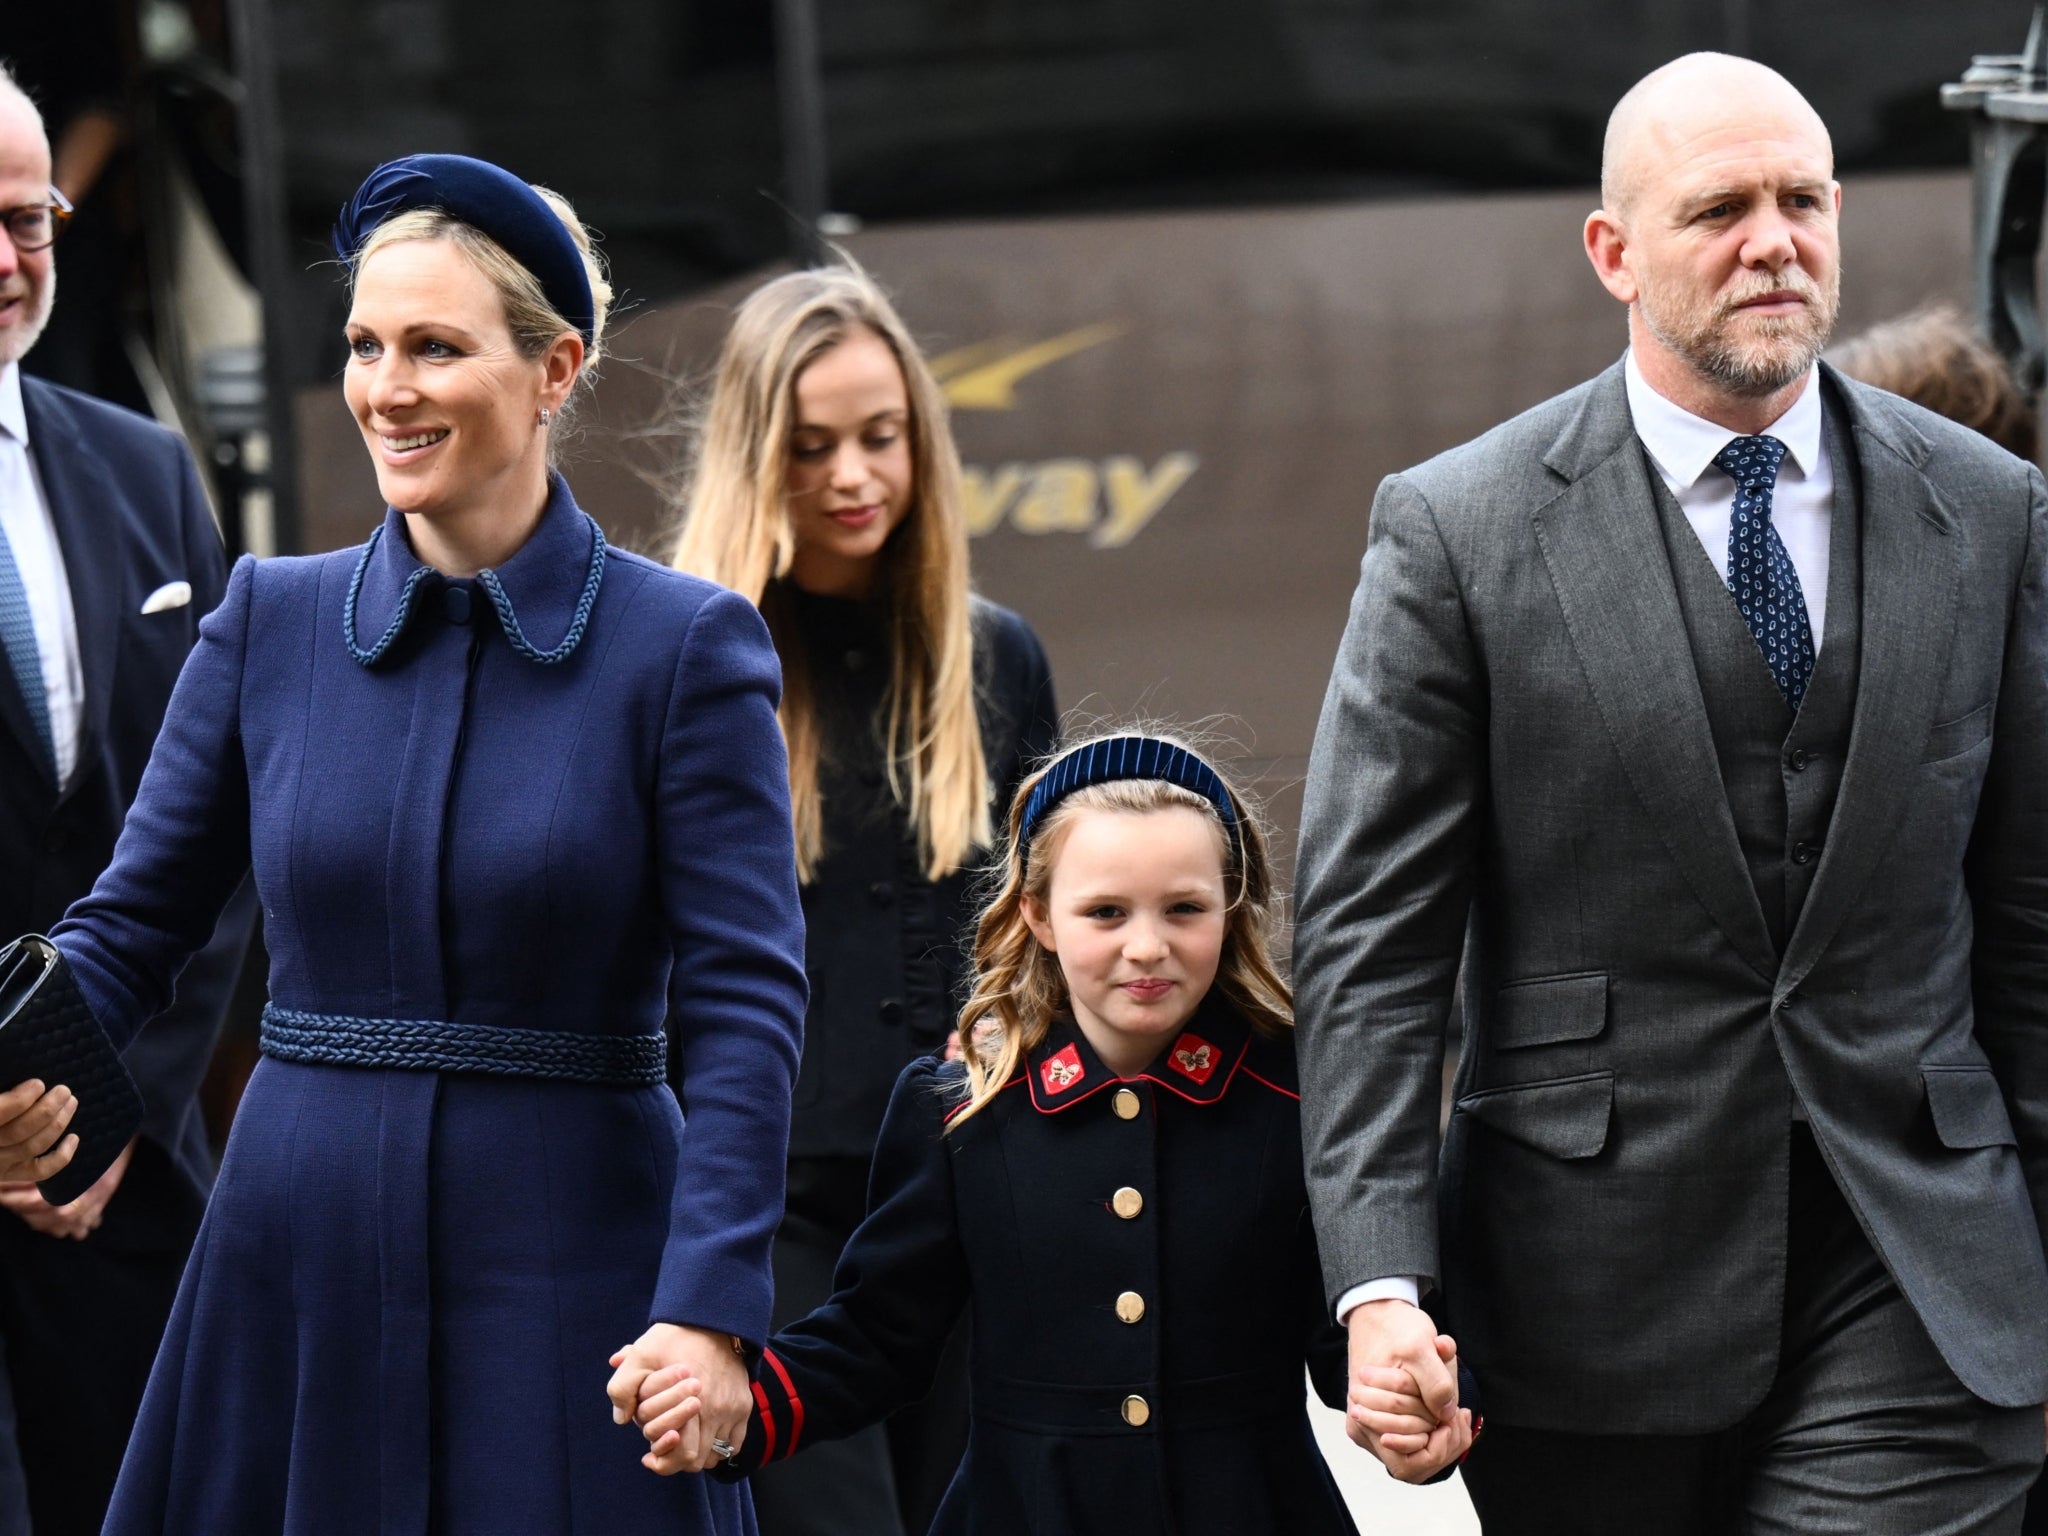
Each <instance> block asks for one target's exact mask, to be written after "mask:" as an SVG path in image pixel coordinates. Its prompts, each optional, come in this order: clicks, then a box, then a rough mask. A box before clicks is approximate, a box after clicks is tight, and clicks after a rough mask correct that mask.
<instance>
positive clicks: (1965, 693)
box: [1295, 364, 2048, 1433]
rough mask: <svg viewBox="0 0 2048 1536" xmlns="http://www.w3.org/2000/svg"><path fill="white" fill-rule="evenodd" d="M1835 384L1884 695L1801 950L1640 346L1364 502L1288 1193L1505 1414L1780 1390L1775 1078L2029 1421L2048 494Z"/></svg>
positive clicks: (1652, 1417) (1862, 714)
mask: <svg viewBox="0 0 2048 1536" xmlns="http://www.w3.org/2000/svg"><path fill="white" fill-rule="evenodd" d="M1828 377H1829V382H1830V383H1831V384H1832V385H1833V386H1834V388H1835V390H1836V391H1837V393H1836V395H1835V399H1836V400H1837V401H1838V402H1842V403H1844V404H1845V405H1846V412H1847V416H1848V423H1847V425H1848V427H1849V429H1850V432H1851V434H1852V435H1853V441H1854V445H1855V447H1854V452H1855V457H1856V465H1855V469H1856V472H1857V473H1858V475H1859V478H1860V481H1861V486H1862V503H1861V515H1862V523H1863V607H1862V612H1863V629H1862V642H1861V643H1862V669H1861V681H1860V685H1859V688H1858V692H1857V698H1856V705H1855V715H1854V723H1853V728H1852V733H1851V736H1850V745H1849V750H1848V757H1847V760H1846V762H1845V763H1844V765H1843V774H1842V780H1841V788H1840V795H1839V798H1838V800H1837V802H1836V806H1835V812H1834V817H1833V821H1832V824H1831V825H1830V827H1829V831H1828V835H1827V837H1826V840H1825V844H1824V851H1823V853H1822V855H1821V862H1820V864H1819V866H1818V868H1817V871H1816V873H1815V877H1814V883H1813V886H1812V888H1811V891H1810V893H1809V895H1808V897H1807V900H1806V902H1805V905H1804V907H1803V909H1802V911H1801V913H1800V916H1799V919H1798V921H1797V923H1796V924H1795V925H1794V927H1793V929H1792V931H1791V933H1790V936H1789V939H1788V940H1787V942H1786V946H1785V949H1784V952H1783V953H1782V954H1781V953H1778V952H1777V951H1776V950H1775V948H1774V946H1773V942H1772V939H1771V935H1770V931H1769V929H1768V927H1767V926H1766V923H1765V921H1764V918H1763V915H1762V912H1761V910H1760V909H1759V906H1758V903H1757V897H1756V891H1755V887H1754V886H1753V884H1752V883H1751V880H1750V876H1749V874H1748V871H1747V869H1746V867H1745V865H1744V862H1743V858H1742V853H1741V850H1740V848H1739V846H1738V844H1737V840H1736V834H1735V828H1734V825H1733V821H1732V819H1731V816H1730V813H1729V808H1728V800H1727V796H1726V793H1725V791H1724V790H1723V787H1722V784H1721V780H1720V775H1719V771H1718V768H1717V766H1716V758H1715V752H1714V745H1713V742H1712V739H1711V737H1710V735H1709V731H1708V725H1707V719H1706V715H1705V712H1704V705H1703V703H1702V700H1701V696H1700V689H1699V684H1698V679H1697V674H1696V672H1695V670H1694V665H1693V661H1692V656H1691V653H1690V651H1689V649H1688V646H1687V640H1686V635H1685V630H1684V625H1683V621H1682V618H1681V615H1680V610H1679V605H1678V599H1677V594H1676V591H1675V588H1674V584H1673V580H1672V576H1671V570H1670V564H1669V560H1668V559H1667V556H1666V554H1665V550H1664V546H1663V543H1662V541H1661V536H1660V533H1659V526H1658V514H1657V511H1656V507H1655V503H1654V501H1653V492H1652V489H1651V482H1650V475H1651V474H1652V473H1653V471H1652V470H1651V469H1650V467H1649V465H1648V461H1647V458H1646V455H1645V454H1644V453H1643V451H1642V449H1641V446H1640V444H1639V442H1638V440H1637V439H1636V436H1635V433H1634V429H1633V426H1632V423H1631V419H1630V416H1629V411H1628V403H1627V397H1626V393H1625V390H1624V386H1623V377H1622V370H1621V367H1620V365H1618V364H1617V365H1616V366H1615V367H1614V368H1611V369H1609V370H1608V371H1607V372H1606V373H1604V374H1602V375H1601V376H1600V377H1599V378H1597V379H1595V380H1593V381H1591V382H1590V383H1588V384H1585V385H1582V386H1581V387H1579V388H1578V389H1576V390H1573V391H1571V392H1570V393H1568V394H1565V395H1562V396H1560V397H1558V398H1557V399H1554V400H1551V401H1549V402H1547V403H1545V404H1543V405H1541V406H1538V407H1537V408H1536V409H1534V410H1532V411H1530V412H1528V413H1527V414H1525V415H1523V416H1520V417H1518V418H1516V419H1515V420H1513V421H1510V422H1508V423H1507V424H1505V425H1504V426H1501V427H1499V428H1497V429H1496V430H1494V431H1493V432H1490V433H1488V434H1487V435H1486V436H1484V437H1482V438H1480V439H1478V440H1477V441H1475V442H1472V443H1469V444H1467V445H1465V446H1463V447H1461V448H1458V449H1455V450H1453V451H1451V452H1450V453H1447V454H1444V455H1442V456H1441V457H1439V458H1436V459H1433V460H1431V461H1430V462H1428V463H1426V464H1424V465H1422V466H1420V467H1419V468H1417V469H1414V470H1411V471H1408V472H1407V473H1404V474H1400V475H1395V476H1393V477H1391V478H1389V479H1388V480H1387V481H1386V482H1385V483H1384V484H1383V485H1382V486H1381V488H1380V491H1379V495H1378V497H1377V499H1376V500H1375V502H1374V504H1373V512H1372V526H1371V532H1370V538H1369V542H1368V545H1367V549H1366V554H1365V558H1364V562H1363V566H1362V570H1361V577H1360V581H1359V586H1358V592H1357V596H1356V598H1355V599H1354V601H1353V604H1352V610H1351V618H1350V623H1349V627H1348V628H1347V629H1346V631H1345V635H1344V640H1343V644H1342V648H1341V650H1340V651H1339V654H1338V657H1337V664H1336V669H1335V672H1334V675H1333V676H1332V678H1331V682H1330V688H1329V693H1328V697H1327V699H1326V701H1325V704H1324V709H1323V717H1322V722H1321V725H1320V727H1319V729H1318V731H1317V735H1316V744H1315V751H1314V755H1313V758H1312V760H1311V764H1310V769H1309V783H1308V794H1307V804H1306V807H1305V811H1304V815H1303V822H1302V845H1301V858H1300V865H1299V876H1298V891H1297V901H1298V908H1299V916H1298V925H1297V931H1296V941H1295V974H1296V988H1297V993H1296V1004H1297V1010H1298V1014H1299V1018H1300V1030H1299V1033H1300V1053H1301V1062H1302V1089H1303V1102H1302V1111H1303V1132H1304V1143H1305V1155H1306V1158H1307V1164H1308V1176H1309V1191H1310V1196H1311V1199H1312V1202H1313V1205H1314V1210H1315V1217H1316V1226H1317V1231H1318V1235H1319V1238H1320V1242H1321V1246H1322V1253H1323V1259H1324V1265H1325V1269H1326V1279H1327V1281H1328V1285H1329V1289H1330V1292H1331V1296H1332V1298H1333V1300H1334V1298H1335V1296H1336V1295H1338V1294H1339V1293H1341V1291H1342V1290H1343V1289H1344V1288H1345V1287H1347V1286H1350V1285H1352V1284H1355V1283H1357V1282H1359V1281H1362V1280H1367V1279H1372V1278H1376V1277H1378V1276H1382V1275H1399V1274H1414V1275H1420V1276H1423V1277H1424V1278H1425V1280H1426V1281H1438V1282H1440V1283H1441V1286H1442V1290H1443V1293H1444V1301H1445V1305H1446V1307H1447V1309H1448V1314H1449V1323H1450V1331H1451V1332H1452V1333H1453V1334H1454V1335H1455V1336H1456V1337H1457V1338H1458V1340H1459V1343H1460V1346H1461V1347H1462V1349H1463V1351H1464V1353H1465V1356H1466V1358H1467V1359H1468V1360H1469V1361H1470V1362H1471V1364H1472V1365H1473V1368H1474V1369H1475V1370H1476V1371H1477V1372H1478V1374H1479V1379H1480V1380H1481V1382H1482V1383H1483V1384H1484V1385H1485V1390H1486V1399H1487V1411H1488V1416H1489V1417H1491V1418H1495V1419H1498V1420H1501V1421H1504V1422H1509V1423H1522V1424H1546V1423H1554V1424H1558V1425H1559V1426H1560V1427H1564V1426H1569V1427H1577V1428H1581V1429H1584V1430H1586V1431H1588V1432H1595V1433H1629V1432H1641V1433H1691V1432H1700V1431H1705V1430H1710V1429H1714V1428H1719V1427H1722V1426H1725V1425H1727V1424H1730V1423H1732V1422H1734V1421H1735V1420H1736V1419H1738V1418H1739V1417H1740V1416H1741V1415H1742V1414H1743V1413H1745V1412H1746V1411H1747V1410H1748V1409H1749V1408H1751V1407H1753V1406H1754V1405H1755V1404H1756V1403H1757V1402H1758V1401H1759V1400H1760V1399H1761V1398H1762V1396H1763V1394H1764V1392H1765V1391H1766V1389H1767V1388H1768V1386H1769V1384H1770V1381H1771V1379H1772V1377H1773V1375H1774V1374H1775V1371H1776V1368H1777V1335H1778V1324H1779V1317H1780V1312H1781V1308H1782V1299H1783V1281H1784V1269H1785V1223H1786V1203H1787V1201H1786V1180H1787V1167H1788V1157H1789V1143H1790V1134H1791V1133H1790V1123H1791V1105H1792V1095H1793V1094H1795V1093H1796V1095H1797V1096H1798V1100H1799V1102H1800V1103H1802V1104H1803V1105H1804V1106H1805V1108H1806V1111H1807V1114H1808V1117H1809V1118H1810V1120H1811V1121H1812V1125H1813V1129H1814V1133H1815V1136H1816V1138H1817V1140H1818V1142H1819V1144H1820V1146H1821V1149H1822V1151H1823V1152H1824V1154H1825V1155H1826V1158H1827V1161H1828V1165H1829V1167H1830V1168H1831V1169H1832V1170H1833V1172H1834V1174H1835V1177H1836V1179H1837V1181H1838V1182H1839V1183H1840V1185H1841V1186H1842V1188H1843V1190H1844V1191H1845V1192H1846V1194H1847V1196H1848V1198H1849V1200H1850V1202H1851V1203H1852V1204H1853V1206H1854V1207H1855V1209H1856V1211H1857V1213H1858V1215H1859V1216H1860V1217H1861V1219H1862V1222H1863V1224H1864V1226H1865V1228H1866V1229H1867V1230H1868V1231H1869V1233H1870V1235H1871V1237H1872V1239H1873V1241H1874V1242H1875V1244H1876V1246H1877V1248H1878V1250H1879V1252H1880V1253H1881V1255H1882V1256H1883V1258H1884V1261H1885V1263H1886V1264H1887V1266H1888V1267H1889V1268H1890V1270H1891V1273H1892V1274H1893V1275H1894V1276H1895V1277H1896V1278H1897V1280H1898V1282H1899V1285H1900V1287H1901V1289H1902V1290H1903V1291H1904V1293H1905V1295H1906V1296H1907V1298H1908V1299H1909V1301H1910V1302H1911V1304H1912V1305H1913V1307H1914V1308H1915V1310H1916V1311H1917V1313H1918V1315H1919V1316H1920V1318H1921V1320H1922V1321H1923V1322H1924V1323H1925V1325H1926V1327H1927V1329H1928V1331H1929V1333H1930V1334H1931V1335H1932V1337H1933V1339H1934V1341H1935V1343H1936V1344H1937V1346H1938V1347H1939V1348H1940V1350H1941V1352H1942V1355H1943V1357H1944V1358H1945V1359H1946V1360H1947V1361H1948V1362H1949V1364H1950V1365H1951V1366H1952V1367H1953V1369H1954V1370H1955V1372H1956V1374H1957V1376H1958V1377H1959V1378H1960V1379H1961V1380H1962V1382H1963V1383H1964V1384H1965V1385H1966V1386H1967V1387H1968V1388H1969V1389H1970V1390H1971V1391H1973V1392H1975V1393H1977V1394H1978V1395H1979V1396H1981V1397H1983V1398H1985V1399H1988V1400H1989V1401H1991V1402H1993V1403H1998V1404H2002V1405H2007V1406H2017V1405H2021V1404H2028V1403H2039V1402H2042V1401H2044V1400H2048V1264H2044V1260H2043V1253H2042V1230H2043V1226H2044V1224H2048V493H2044V487H2043V484H2042V479H2041V476H2040V474H2039V473H2038V472H2036V471H2035V470H2034V469H2033V468H2032V467H2031V466H2029V465H2026V464H2023V463H2021V462H2020V461H2019V460H2017V459H2015V458H2012V457H2011V456H2010V455H2008V454H2006V453H2004V452H2003V451H2001V450H1999V449H1997V448H1994V447H1992V446H1991V445H1990V444H1989V443H1987V442H1985V441H1984V440H1982V439H1981V438H1979V437H1977V436H1976V435H1974V434H1972V433H1970V432H1968V431H1965V430H1964V429H1962V428H1959V427H1956V426H1954V425H1952V424H1951V423H1949V422H1946V421H1943V420H1941V419H1940V418H1938V417H1935V416H1933V415H1931V414H1929V413H1928V412H1926V411H1923V410H1920V409H1919V408H1917V407H1915V406H1912V405H1909V404H1907V403H1905V402H1904V401H1901V400H1899V399H1897V398H1896V397H1894V396H1891V395H1888V394H1884V393H1882V392H1879V391H1876V390H1872V389H1868V388H1866V387H1864V386H1862V385H1859V384H1856V383H1853V382H1851V381H1848V380H1845V379H1842V378H1841V377H1840V376H1839V375H1836V374H1834V373H1832V371H1829V374H1828ZM1838 472H1839V471H1838ZM1788 771H1789V770H1788ZM1461 953H1462V955H1463V957H1464V959H1465V962H1466V969H1465V973H1464V997H1465V1008H1466V1054H1465V1058H1464V1061H1463V1065H1462V1068H1461V1071H1460V1075H1459V1081H1458V1084H1457V1092H1456V1101H1455V1106H1454V1109H1453V1113H1452V1116H1451V1123H1450V1128H1449V1132H1448V1135H1447V1137H1446V1139H1445V1142H1444V1144H1443V1150H1442V1167H1441V1177H1439V1166H1438V1152H1439V1148H1438V1137H1437V1128H1438V1111H1439V1102H1440V1092H1441V1071H1442V1039H1443V1025H1444V1021H1445V1016H1446V1013H1447V1010H1448V1008H1449V1007H1450V1003H1451V995H1452V986H1453V982H1454V979H1455V978H1456V977H1457V974H1458V969H1459V961H1460V957H1461Z"/></svg>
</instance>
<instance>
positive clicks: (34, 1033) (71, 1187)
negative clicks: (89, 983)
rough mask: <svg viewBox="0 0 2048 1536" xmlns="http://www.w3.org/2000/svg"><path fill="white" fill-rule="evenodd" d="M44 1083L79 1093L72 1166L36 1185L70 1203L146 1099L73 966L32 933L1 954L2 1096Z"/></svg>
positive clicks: (133, 1123) (129, 1134)
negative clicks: (16, 1087) (32, 1080)
mask: <svg viewBox="0 0 2048 1536" xmlns="http://www.w3.org/2000/svg"><path fill="white" fill-rule="evenodd" d="M32 1077H34V1078H40V1079H41V1080H42V1082H43V1084H44V1086H45V1087H50V1088H54V1087H56V1086H57V1085H58V1084H59V1083H62V1084H63V1085H64V1086H65V1087H67V1088H69V1089H70V1090H71V1091H72V1092H73V1093H74V1094H76V1095H77V1096H78V1109H77V1111H76V1112H75V1113H74V1114H73V1115H72V1117H71V1124H70V1126H69V1128H68V1129H69V1132H70V1133H71V1134H75V1135H76V1136H77V1137H78V1150H77V1152H75V1153H74V1154H73V1155H72V1158H71V1161H70V1162H69V1163H67V1164H66V1165H65V1166H64V1167H63V1168H61V1169H60V1170H58V1171H57V1172H56V1173H54V1174H52V1175H51V1176H50V1177H49V1178H47V1179H44V1180H42V1181H40V1182H39V1183H38V1184H37V1185H36V1188H38V1189H40V1190H41V1191H42V1192H43V1198H44V1199H45V1200H47V1201H49V1202H50V1204H52V1205H65V1204H68V1203H69V1202H70V1201H73V1200H76V1199H77V1198H78V1197H79V1196H80V1195H82V1194H84V1193H85V1192H86V1191H87V1190H88V1189H91V1188H92V1187H93V1185H94V1184H96V1183H98V1182H99V1177H100V1175H101V1174H103V1173H105V1172H106V1171H107V1170H108V1169H109V1168H111V1167H113V1166H114V1159H115V1158H117V1157H119V1156H120V1155H121V1149H122V1148H123V1147H125V1146H127V1145H128V1143H129V1141H130V1140H132V1139H133V1138H134V1135H135V1133H136V1131H138V1130H139V1129H141V1126H142V1095H141V1094H140V1093H138V1092H137V1091H136V1088H135V1079H134V1078H132V1077H130V1076H129V1075H128V1068H127V1067H126V1066H124V1065H122V1062H121V1057H120V1054H119V1053H118V1052H117V1051H115V1049H114V1047H113V1045H112V1044H111V1043H109V1041H108V1040H107V1037H106V1033H105V1031H103V1030H102V1029H101V1028H100V1026H99V1021H98V1020H96V1019H94V1018H93V1016H92V1011H91V1010H90V1009H89V1008H87V1007H86V1004H85V994H84V993H82V992H80V991H79V990H78V981H77V979H76V978H75V977H73V976H72V974H71V967H70V966H68V965H66V964H65V963H64V957H63V956H62V955H61V954H59V953H58V952H57V946H56V945H54V944H52V943H51V942H50V941H49V940H48V939H44V938H38V937H36V936H35V935H30V936H29V937H27V938H21V939H16V940H15V941H14V942H13V943H12V944H9V945H8V946H7V947H6V948H5V949H0V1091H4V1090H5V1089H8V1088H12V1087H13V1086H14V1085H15V1084H17V1083H21V1082H26V1081H27V1080H28V1079H29V1078H32Z"/></svg>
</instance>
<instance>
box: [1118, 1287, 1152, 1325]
mask: <svg viewBox="0 0 2048 1536" xmlns="http://www.w3.org/2000/svg"><path fill="white" fill-rule="evenodd" d="M1116 1315H1117V1316H1118V1317H1120V1318H1122V1319H1123V1320H1124V1321H1125V1322H1127V1323H1135V1322H1137V1321H1139V1320H1140V1319H1141V1318H1143V1317H1144V1315H1145V1298H1144V1297H1142V1296H1140V1295H1139V1294H1138V1293H1137V1292H1136V1291H1125V1292H1124V1293H1123V1295H1121V1296H1119V1297H1117V1299H1116Z"/></svg>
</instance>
